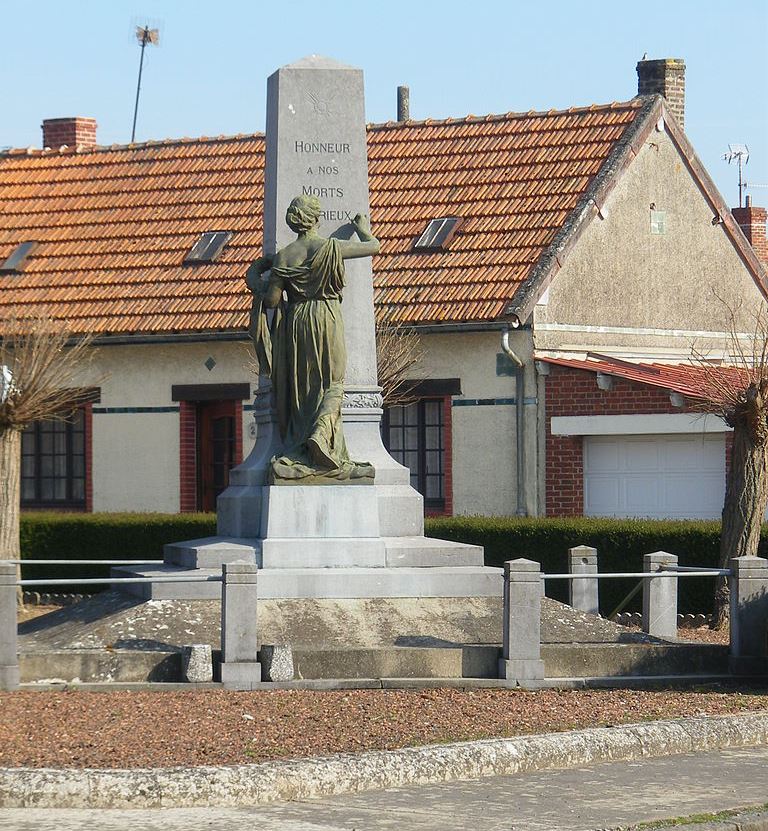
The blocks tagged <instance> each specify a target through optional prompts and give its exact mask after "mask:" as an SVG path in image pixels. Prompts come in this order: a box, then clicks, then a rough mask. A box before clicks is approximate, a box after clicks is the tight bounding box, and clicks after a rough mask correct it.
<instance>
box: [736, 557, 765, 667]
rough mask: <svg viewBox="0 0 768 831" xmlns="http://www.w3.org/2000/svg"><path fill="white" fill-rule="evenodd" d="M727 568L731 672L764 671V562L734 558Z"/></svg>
mask: <svg viewBox="0 0 768 831" xmlns="http://www.w3.org/2000/svg"><path fill="white" fill-rule="evenodd" d="M729 568H730V569H731V577H730V581H729V582H730V587H731V657H730V668H731V672H732V673H734V674H736V675H764V674H765V673H766V672H768V560H766V559H764V558H763V557H734V558H733V559H732V560H731V561H730V563H729Z"/></svg>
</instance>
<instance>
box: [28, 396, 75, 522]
mask: <svg viewBox="0 0 768 831" xmlns="http://www.w3.org/2000/svg"><path fill="white" fill-rule="evenodd" d="M21 504H22V506H23V507H28V508H34V507H59V508H60V507H69V508H85V414H84V412H83V409H82V408H80V409H78V410H76V411H75V413H74V414H73V415H72V416H70V418H68V419H67V420H66V421H60V420H53V419H51V420H45V421H37V422H35V423H34V424H30V425H29V427H27V429H26V430H24V432H23V433H22V437H21Z"/></svg>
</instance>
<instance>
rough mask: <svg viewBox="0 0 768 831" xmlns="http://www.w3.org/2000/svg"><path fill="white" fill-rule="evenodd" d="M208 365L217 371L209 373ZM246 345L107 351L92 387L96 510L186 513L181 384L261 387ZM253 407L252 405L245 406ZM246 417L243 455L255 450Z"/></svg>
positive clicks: (94, 370) (92, 373)
mask: <svg viewBox="0 0 768 831" xmlns="http://www.w3.org/2000/svg"><path fill="white" fill-rule="evenodd" d="M208 358H213V359H214V360H215V361H216V365H215V366H214V367H213V369H211V370H209V369H208V368H207V367H206V366H205V362H206V361H207V360H208ZM247 361H248V358H247V351H246V348H245V344H244V343H237V342H208V343H189V344H181V343H174V344H137V345H126V346H103V347H100V348H99V350H98V353H97V356H96V359H95V361H94V364H93V366H92V367H91V369H90V370H89V372H88V374H87V376H85V377H84V378H83V383H84V384H98V386H99V387H100V388H101V400H100V402H99V403H97V404H95V405H94V408H93V509H94V511H160V512H169V513H174V512H177V511H178V510H179V438H180V435H179V433H180V431H179V404H178V402H175V401H173V400H172V397H171V388H172V386H173V385H174V384H229V383H246V382H250V383H251V384H253V381H254V377H253V375H251V374H250V373H249V370H248V368H247ZM243 404H244V405H246V406H247V405H249V404H250V401H249V400H246V401H244V402H243ZM252 420H253V419H252V412H251V411H250V410H249V409H244V411H243V453H244V454H245V455H247V454H248V453H249V452H250V450H251V447H252V446H253V439H252V438H251V437H250V433H249V425H250V423H251V421H252Z"/></svg>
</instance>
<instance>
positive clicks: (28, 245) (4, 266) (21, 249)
mask: <svg viewBox="0 0 768 831" xmlns="http://www.w3.org/2000/svg"><path fill="white" fill-rule="evenodd" d="M35 248H37V242H35V241H33V240H29V241H27V242H22V243H20V244H19V245H17V246H16V248H14V249H13V251H11V253H10V255H9V256H8V257H7V258H6V259H5V260H4V261H3V262H2V263H0V272H5V273H9V272H10V273H13V274H19V273H21V272H22V271H24V266H25V265H26V260H27V257H28V256H29V255H30V254H31V253H32V252H33V251H34V250H35Z"/></svg>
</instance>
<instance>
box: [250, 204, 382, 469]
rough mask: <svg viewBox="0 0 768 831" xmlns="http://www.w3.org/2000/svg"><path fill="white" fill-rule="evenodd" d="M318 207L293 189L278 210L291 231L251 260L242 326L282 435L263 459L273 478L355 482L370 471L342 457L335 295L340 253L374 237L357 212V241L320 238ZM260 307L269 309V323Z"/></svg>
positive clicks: (340, 345) (361, 247)
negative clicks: (274, 248) (249, 298)
mask: <svg viewBox="0 0 768 831" xmlns="http://www.w3.org/2000/svg"><path fill="white" fill-rule="evenodd" d="M321 210H322V209H321V206H320V202H319V200H318V199H317V198H316V197H314V196H297V197H296V198H295V199H294V200H293V201H292V202H291V204H290V206H289V207H288V211H287V213H286V216H285V221H286V222H287V224H288V226H289V227H290V229H291V230H292V231H294V232H295V233H296V234H297V238H296V239H295V240H294V241H293V242H292V243H290V244H288V245H286V246H285V248H282V249H281V250H280V251H278V252H277V254H275V256H274V259H273V260H270V259H269V258H265V257H262V258H261V259H259V260H257V261H256V262H255V263H253V264H252V265H251V267H250V268H249V269H248V272H247V274H246V283H247V284H248V287H249V288H250V289H251V291H252V292H253V296H254V300H253V307H252V309H251V323H250V327H249V332H250V334H251V338H252V339H253V342H254V348H255V350H256V356H257V359H258V361H259V364H260V371H261V372H262V373H264V374H268V375H269V376H270V377H271V379H272V389H273V393H274V396H275V406H276V409H277V420H278V425H279V428H280V436H281V438H282V440H283V449H282V451H281V453H280V455H278V456H275V457H274V458H273V459H272V460H271V463H270V466H271V473H270V480H271V481H272V482H273V483H279V482H280V481H285V482H293V483H295V484H301V483H302V482H307V483H309V482H324V481H329V482H342V481H349V480H358V481H360V483H361V484H362V483H363V482H364V481H365V480H368V481H370V480H372V479H373V476H374V470H373V467H372V466H371V465H370V464H368V463H367V462H354V461H352V460H351V459H350V458H349V453H348V452H347V446H346V443H345V441H344V431H343V429H342V423H341V405H342V400H343V397H344V374H345V372H346V365H347V351H346V346H345V343H344V319H343V317H342V314H341V301H342V293H343V289H344V279H345V274H344V260H347V259H352V258H356V257H370V256H372V255H373V254H377V253H378V251H379V241H378V240H377V239H376V238H375V237H374V236H373V235H372V234H371V228H370V223H369V220H368V217H366V216H363V215H361V214H358V215H357V216H356V217H355V218H354V219H353V220H352V225H353V226H354V228H355V231H356V232H357V235H358V237H359V240H360V241H359V242H353V241H341V240H337V239H334V238H330V239H326V238H324V237H321V236H320V235H319V234H318V232H317V228H318V226H319V224H320V215H321ZM264 274H266V279H265V278H264V277H263V276H262V275H264ZM283 293H285V298H286V299H284V297H283ZM267 309H275V316H274V319H273V321H272V325H271V327H269V326H268V325H267V320H266V314H265V313H266V310H267Z"/></svg>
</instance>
